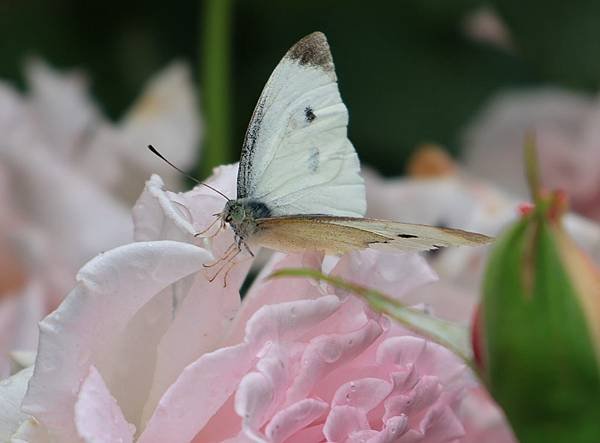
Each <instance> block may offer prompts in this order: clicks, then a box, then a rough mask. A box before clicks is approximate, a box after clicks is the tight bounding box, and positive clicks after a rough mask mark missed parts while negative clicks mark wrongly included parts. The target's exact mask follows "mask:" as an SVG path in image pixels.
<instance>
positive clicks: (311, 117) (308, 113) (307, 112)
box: [304, 106, 317, 123]
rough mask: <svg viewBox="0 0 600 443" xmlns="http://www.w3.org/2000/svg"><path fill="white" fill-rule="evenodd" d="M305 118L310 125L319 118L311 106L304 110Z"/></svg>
mask: <svg viewBox="0 0 600 443" xmlns="http://www.w3.org/2000/svg"><path fill="white" fill-rule="evenodd" d="M304 118H305V119H306V121H307V122H308V123H311V122H312V121H313V120H314V119H315V118H317V116H316V115H315V113H314V112H313V110H312V108H311V107H310V106H307V107H306V108H304Z"/></svg>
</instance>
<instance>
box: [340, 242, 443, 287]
mask: <svg viewBox="0 0 600 443" xmlns="http://www.w3.org/2000/svg"><path fill="white" fill-rule="evenodd" d="M331 273H332V275H339V276H340V277H342V278H344V279H346V280H349V281H352V282H354V283H356V284H359V285H362V286H367V287H369V288H373V289H378V290H380V291H382V292H384V293H386V294H388V295H390V296H392V297H395V298H400V297H402V296H403V295H404V294H405V293H407V292H409V291H411V290H413V289H415V288H417V287H419V286H422V285H424V284H427V283H431V282H434V281H436V280H437V276H436V274H435V272H433V270H432V269H431V268H430V267H429V265H428V264H427V262H426V261H425V259H424V258H423V257H421V256H420V255H418V254H409V253H403V254H401V253H397V252H396V253H393V252H383V251H376V250H373V249H365V250H362V251H356V252H353V253H351V254H345V255H343V256H342V257H341V258H340V261H339V262H338V264H337V265H336V266H335V268H334V269H333V270H332V272H331Z"/></svg>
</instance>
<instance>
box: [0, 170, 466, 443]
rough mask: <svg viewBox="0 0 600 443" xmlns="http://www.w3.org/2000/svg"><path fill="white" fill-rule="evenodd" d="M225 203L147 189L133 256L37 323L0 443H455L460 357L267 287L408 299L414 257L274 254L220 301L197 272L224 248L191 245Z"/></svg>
mask: <svg viewBox="0 0 600 443" xmlns="http://www.w3.org/2000/svg"><path fill="white" fill-rule="evenodd" d="M235 173H236V168H235V167H232V166H226V167H222V168H220V169H218V170H217V174H216V176H215V177H214V178H213V179H212V181H211V182H210V183H211V184H213V185H216V186H218V188H219V189H220V190H222V191H224V192H225V193H226V194H228V195H230V196H231V197H234V192H233V187H234V176H235ZM223 204H224V201H223V199H222V198H220V197H219V196H218V195H216V194H214V193H211V191H209V190H207V189H205V188H202V187H197V188H195V189H194V190H192V191H189V192H186V193H180V194H176V193H172V192H168V191H165V190H164V187H163V185H162V181H161V179H160V178H159V177H158V176H154V177H153V178H152V179H151V180H150V181H149V182H148V184H147V186H146V190H145V191H144V193H143V195H142V196H141V197H140V199H139V200H138V203H137V204H136V207H135V209H134V215H135V217H134V219H135V224H136V229H135V232H136V239H137V240H138V241H137V242H136V243H132V244H129V245H126V246H122V247H119V248H117V249H114V250H112V251H108V252H106V253H104V254H102V255H100V256H98V257H96V258H95V259H93V260H92V261H90V262H89V263H88V264H87V265H85V266H84V267H83V268H82V269H81V271H80V272H79V274H78V277H77V281H78V284H77V286H76V288H75V289H74V290H73V291H72V292H71V293H70V294H69V295H68V296H67V298H66V299H65V300H64V302H63V303H62V305H61V306H60V307H59V308H58V309H57V310H56V311H55V312H54V313H53V314H51V315H50V316H48V317H47V318H46V319H45V320H44V321H42V322H41V324H40V331H41V335H40V345H39V348H38V355H37V360H36V362H35V366H34V368H33V374H32V375H31V378H29V373H28V372H20V373H18V374H17V375H15V376H13V377H12V378H11V379H9V380H10V382H9V385H8V387H7V388H6V389H4V390H3V389H2V387H1V386H0V398H2V397H3V396H5V397H6V396H10V398H12V399H13V400H12V404H18V398H19V395H22V394H23V392H24V391H25V389H24V383H27V380H29V385H28V388H27V392H26V393H25V394H24V398H23V402H22V409H21V412H15V411H14V408H12V409H11V408H9V409H8V411H7V413H6V414H4V416H3V415H2V414H3V412H2V410H1V409H0V438H10V436H11V435H13V436H16V437H15V438H17V437H18V438H21V439H23V438H24V437H23V436H27V438H29V439H30V440H29V441H36V442H46V441H60V442H61V443H69V442H79V441H86V442H115V441H121V442H132V441H136V442H139V443H144V442H146V443H148V442H167V441H168V442H169V443H177V442H182V443H183V442H190V441H193V442H196V443H204V442H222V441H227V442H256V441H264V442H288V443H291V442H324V441H330V442H341V441H344V442H359V441H360V442H373V443H374V442H415V441H420V442H424V443H434V442H460V441H461V439H463V437H464V433H465V431H464V426H463V424H462V422H461V418H460V414H461V411H460V408H461V406H460V403H461V399H462V397H463V391H464V389H465V388H467V387H469V386H472V385H473V384H474V381H473V380H472V378H471V376H470V374H469V372H468V371H467V370H466V367H465V365H464V363H463V362H462V361H460V360H459V359H458V358H457V357H456V356H454V355H453V354H451V353H450V352H449V351H448V350H447V349H445V348H443V347H442V346H440V345H437V344H434V343H432V342H429V341H427V340H425V339H423V338H420V337H416V336H414V335H412V334H409V333H407V331H405V330H403V329H402V328H400V327H399V326H397V325H395V324H393V323H391V322H390V320H389V319H387V318H386V317H384V316H382V315H379V314H376V313H374V312H373V311H371V310H370V309H369V308H368V307H367V306H366V305H365V304H364V303H363V302H362V301H361V300H360V299H358V298H356V297H354V296H349V295H347V294H342V293H339V291H336V290H334V289H333V288H331V287H329V286H327V285H321V284H316V283H314V282H311V281H309V280H306V279H281V280H266V279H265V277H266V276H267V275H269V274H270V273H271V272H272V270H274V269H276V268H280V267H298V266H304V267H307V266H308V267H313V268H317V269H324V270H329V272H331V273H332V274H335V275H340V276H342V277H344V278H346V279H351V280H353V281H355V282H358V283H361V284H364V285H368V286H370V287H374V288H379V289H381V290H385V291H386V292H388V293H390V294H393V295H394V296H397V297H401V296H403V294H404V293H406V292H407V291H409V290H414V289H415V288H417V287H419V286H422V285H423V284H425V283H427V282H431V281H432V280H434V279H435V275H434V274H433V273H432V271H431V270H430V268H429V267H428V266H427V265H426V264H425V261H424V260H423V259H422V258H421V257H419V256H417V255H412V254H389V253H381V252H378V251H372V250H367V251H362V252H359V253H353V254H349V255H346V256H343V257H342V258H340V259H336V258H332V257H329V258H327V260H325V261H323V257H322V256H320V255H318V254H315V253H306V254H300V255H284V254H276V255H275V256H274V257H273V258H272V259H271V261H270V262H269V264H268V265H267V266H266V267H265V268H264V269H263V271H262V272H261V274H260V275H259V276H258V277H257V278H256V281H255V282H254V284H253V285H252V287H251V288H250V290H249V291H248V293H247V295H246V297H245V299H244V302H243V303H242V304H240V297H239V292H238V290H239V287H240V285H241V284H242V281H243V280H244V278H245V276H246V273H247V270H248V268H249V266H250V262H249V260H247V259H246V260H242V261H241V262H240V263H239V264H238V265H236V267H235V269H234V271H232V273H231V274H230V276H229V279H228V284H227V287H224V286H223V280H222V279H219V278H218V279H216V280H215V281H214V282H213V283H210V282H209V281H208V280H207V276H208V275H210V274H212V272H214V271H213V270H212V269H205V268H204V265H205V264H207V263H209V262H210V261H212V260H214V259H215V258H218V257H219V256H220V254H221V253H222V251H223V250H224V248H226V247H227V246H228V245H229V243H230V242H231V240H232V236H231V233H230V232H229V231H224V232H221V233H220V234H219V235H217V236H216V237H215V238H213V239H199V238H195V237H194V236H193V234H194V233H195V232H198V231H199V230H201V229H203V228H205V227H206V226H207V224H208V223H209V222H210V221H211V219H212V217H211V215H210V214H212V213H215V212H218V211H220V210H221V209H222V207H223ZM193 243H195V244H193ZM25 371H28V370H25ZM29 371H30V370H29ZM15 398H16V400H15ZM32 435H35V437H31V436H32Z"/></svg>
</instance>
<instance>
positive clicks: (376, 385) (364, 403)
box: [331, 378, 392, 412]
mask: <svg viewBox="0 0 600 443" xmlns="http://www.w3.org/2000/svg"><path fill="white" fill-rule="evenodd" d="M390 392H392V384H391V383H389V382H387V381H385V380H381V379H379V378H362V379H359V380H353V381H350V382H348V383H344V384H343V385H342V386H340V387H339V388H338V390H337V391H336V392H335V395H334V397H333V400H332V401H331V406H332V407H335V406H341V405H346V406H353V407H356V408H359V409H362V410H363V411H365V412H369V411H370V410H371V409H373V408H375V407H376V406H377V405H378V404H379V403H381V402H382V401H383V400H384V399H385V398H386V397H387V396H388V395H389V393H390Z"/></svg>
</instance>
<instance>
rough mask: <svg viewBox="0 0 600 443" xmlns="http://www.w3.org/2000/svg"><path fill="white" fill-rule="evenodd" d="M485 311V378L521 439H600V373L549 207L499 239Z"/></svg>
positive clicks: (488, 277) (489, 274)
mask: <svg viewBox="0 0 600 443" xmlns="http://www.w3.org/2000/svg"><path fill="white" fill-rule="evenodd" d="M483 312H484V334H485V336H484V337H485V345H484V348H485V366H486V367H485V379H486V382H487V384H488V388H489V390H490V392H491V393H492V395H493V397H494V398H495V399H496V401H497V402H498V403H499V404H500V406H501V407H502V408H503V409H504V411H505V413H506V415H507V418H508V419H509V421H510V422H511V424H512V426H513V429H514V431H515V433H516V434H517V436H518V438H519V441H520V442H521V443H530V442H540V443H541V442H544V443H545V442H550V441H552V442H569V443H572V442H581V443H584V442H585V443H588V442H595V441H599V436H600V375H599V374H600V372H599V368H598V364H597V361H596V358H595V352H594V348H593V345H592V342H591V337H590V334H589V331H588V328H587V326H586V318H585V315H584V313H583V311H582V308H581V305H580V303H579V299H578V296H577V294H576V291H575V289H574V286H573V284H572V283H571V281H570V280H569V275H568V274H567V271H566V269H565V266H564V264H563V263H562V261H561V256H560V254H559V251H558V249H557V243H556V241H555V238H554V235H553V232H552V227H551V225H550V223H549V222H548V221H547V220H546V215H545V214H544V211H542V209H539V208H538V209H536V210H535V211H534V212H533V213H532V214H531V215H530V216H529V217H526V218H524V219H522V220H521V221H519V222H518V223H516V224H515V225H514V226H513V227H512V228H510V229H509V230H508V231H507V232H506V233H505V234H504V235H502V236H501V237H499V238H498V240H497V242H496V247H495V249H494V251H493V253H492V255H491V257H490V260H489V263H488V267H487V272H486V277H485V284H484V301H483Z"/></svg>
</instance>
